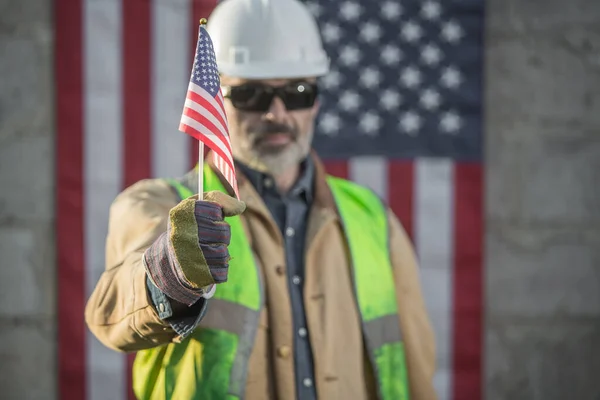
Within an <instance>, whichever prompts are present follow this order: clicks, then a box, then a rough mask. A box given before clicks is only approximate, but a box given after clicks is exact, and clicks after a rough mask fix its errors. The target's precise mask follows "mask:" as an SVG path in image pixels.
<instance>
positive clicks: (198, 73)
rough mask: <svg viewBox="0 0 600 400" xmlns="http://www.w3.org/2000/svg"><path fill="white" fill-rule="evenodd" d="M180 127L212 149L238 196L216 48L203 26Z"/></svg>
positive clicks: (217, 164) (199, 32)
mask: <svg viewBox="0 0 600 400" xmlns="http://www.w3.org/2000/svg"><path fill="white" fill-rule="evenodd" d="M179 130H180V131H182V132H185V133H187V134H188V135H190V136H192V137H194V138H196V139H198V140H200V141H201V142H202V143H204V144H205V145H206V146H208V147H209V148H210V149H211V150H212V151H213V153H212V154H213V158H214V162H215V166H216V167H217V168H218V169H219V171H220V172H221V173H222V174H223V176H224V177H225V179H226V180H227V182H228V183H229V184H230V185H231V188H232V189H233V190H234V192H235V195H236V196H237V198H238V199H239V193H238V187H237V180H236V176H235V167H234V164H233V156H232V153H231V142H230V140H229V129H228V128H227V117H226V115H225V109H224V107H223V94H222V93H221V81H220V79H219V72H218V69H217V61H216V59H215V50H214V48H213V44H212V40H211V39H210V35H209V34H208V32H207V31H206V28H204V26H203V25H201V26H200V29H198V44H197V45H196V55H195V57H194V66H193V68H192V74H191V76H190V83H189V86H188V90H187V96H186V98H185V105H184V107H183V114H182V115H181V122H180V124H179Z"/></svg>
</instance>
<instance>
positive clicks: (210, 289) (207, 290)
mask: <svg viewBox="0 0 600 400" xmlns="http://www.w3.org/2000/svg"><path fill="white" fill-rule="evenodd" d="M202 25H206V18H200V25H199V26H198V29H200V28H202ZM203 195H204V142H203V141H202V140H198V200H202V199H203V197H204V196H203ZM203 289H204V294H203V295H202V297H204V298H205V299H210V298H211V297H213V296H214V295H215V291H216V290H217V285H215V284H214V283H213V284H212V285H208V286H206V287H204V288H203Z"/></svg>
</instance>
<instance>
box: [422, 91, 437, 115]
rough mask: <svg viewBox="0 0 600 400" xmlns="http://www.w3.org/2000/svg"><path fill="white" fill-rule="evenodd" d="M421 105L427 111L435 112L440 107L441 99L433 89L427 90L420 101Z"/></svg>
mask: <svg viewBox="0 0 600 400" xmlns="http://www.w3.org/2000/svg"><path fill="white" fill-rule="evenodd" d="M419 101H420V103H421V105H422V106H423V107H424V108H425V109H427V110H434V109H436V108H438V107H439V106H440V103H441V97H440V94H439V93H438V92H436V91H435V90H433V89H425V90H424V91H423V93H422V94H421V97H420V99H419Z"/></svg>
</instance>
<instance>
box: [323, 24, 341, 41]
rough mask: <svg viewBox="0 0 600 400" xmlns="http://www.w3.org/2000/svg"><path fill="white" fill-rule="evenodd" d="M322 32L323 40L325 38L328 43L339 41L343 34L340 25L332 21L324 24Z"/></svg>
mask: <svg viewBox="0 0 600 400" xmlns="http://www.w3.org/2000/svg"><path fill="white" fill-rule="evenodd" d="M322 34H323V40H325V41H326V42H327V43H334V42H337V41H338V40H340V37H341V36H342V32H341V30H340V27H339V26H338V25H336V24H333V23H331V22H327V23H326V24H325V25H324V26H323V31H322Z"/></svg>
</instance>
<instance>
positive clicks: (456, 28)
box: [442, 21, 463, 43]
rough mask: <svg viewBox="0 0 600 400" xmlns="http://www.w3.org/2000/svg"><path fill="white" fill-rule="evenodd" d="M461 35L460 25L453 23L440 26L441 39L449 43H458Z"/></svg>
mask: <svg viewBox="0 0 600 400" xmlns="http://www.w3.org/2000/svg"><path fill="white" fill-rule="evenodd" d="M462 35H463V32H462V29H461V27H460V25H458V24H457V23H456V22H454V21H450V22H447V23H445V24H444V25H443V26H442V37H443V38H444V39H445V40H446V41H447V42H449V43H456V42H458V41H459V40H460V39H461V37H462Z"/></svg>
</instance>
